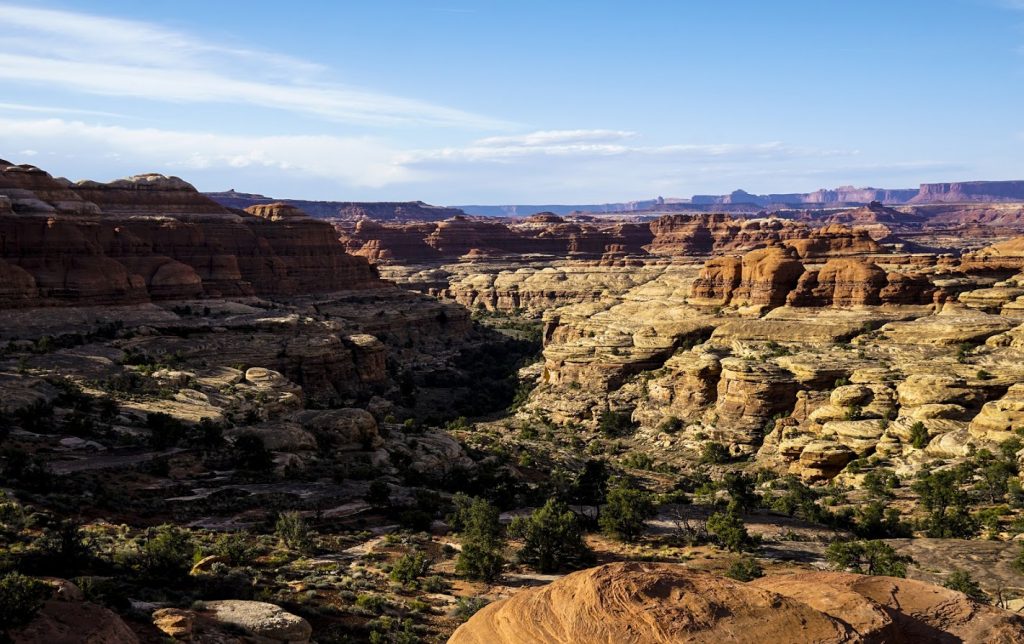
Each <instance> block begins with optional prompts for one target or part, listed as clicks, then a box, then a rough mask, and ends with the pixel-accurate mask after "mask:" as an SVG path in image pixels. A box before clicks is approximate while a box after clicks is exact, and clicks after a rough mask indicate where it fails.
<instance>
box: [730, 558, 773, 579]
mask: <svg viewBox="0 0 1024 644" xmlns="http://www.w3.org/2000/svg"><path fill="white" fill-rule="evenodd" d="M725 576H726V577H730V578H732V579H735V580H737V581H754V580H755V579H757V578H758V577H764V570H763V569H762V568H761V564H759V563H758V562H757V559H754V558H753V557H740V558H739V559H737V560H735V561H733V562H732V563H731V564H730V565H729V569H728V570H726V571H725Z"/></svg>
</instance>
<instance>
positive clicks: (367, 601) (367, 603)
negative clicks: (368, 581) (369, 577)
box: [356, 593, 388, 615]
mask: <svg viewBox="0 0 1024 644" xmlns="http://www.w3.org/2000/svg"><path fill="white" fill-rule="evenodd" d="M387 605H388V602H387V600H386V599H384V597H382V596H380V595H374V594H372V593H361V594H359V595H358V596H357V597H356V606H358V607H359V608H362V609H365V610H368V611H370V612H371V613H375V614H377V615H380V614H381V613H383V612H384V609H385V608H386V607H387Z"/></svg>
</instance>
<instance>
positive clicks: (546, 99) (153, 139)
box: [0, 0, 1024, 205]
mask: <svg viewBox="0 0 1024 644" xmlns="http://www.w3.org/2000/svg"><path fill="white" fill-rule="evenodd" d="M0 29H2V32H3V36H2V37H0V158H3V159H5V160H8V161H11V162H14V163H31V164H33V165H38V166H39V167H42V168H43V169H45V170H47V171H49V172H51V173H53V174H55V175H60V176H66V177H68V178H71V179H73V180H77V179H86V178H88V179H96V180H102V181H109V180H112V179H116V178H120V177H123V176H128V175H132V174H139V173H142V172H160V173H163V174H172V175H177V176H180V177H182V178H184V179H186V180H187V181H189V182H191V183H193V184H194V185H195V186H196V187H197V188H199V189H200V190H206V191H213V190H226V189H229V188H234V189H236V190H239V191H242V192H258V193H261V194H265V195H271V196H275V197H281V198H295V199H329V200H345V201H348V200H377V201H382V200H388V201H399V200H414V199H420V200H423V201H427V202H430V203H435V204H442V205H455V204H509V203H516V204H530V203H533V204H545V203H546V204H552V203H604V202H617V201H625V200H633V199H646V198H652V197H655V196H659V195H660V196H665V197H688V196H690V195H692V194H721V193H727V192H731V191H732V190H734V189H737V188H743V189H745V190H748V191H750V192H755V193H765V192H804V191H811V190H815V189H817V188H821V187H835V186H840V185H856V186H867V185H870V186H875V187H887V188H905V187H916V186H917V185H918V184H919V183H922V182H937V181H960V180H982V179H989V180H998V179H1024V163H1022V162H1024V0H827V1H822V0H806V1H805V0H776V1H774V2H765V1H764V0H688V1H683V0H680V1H678V2H667V1H664V0H658V1H648V0H633V1H631V2H623V1H621V0H620V1H611V0H588V1H575V0H560V1H558V2H554V1H551V0H508V1H506V0H476V1H472V0H406V1H401V0H374V1H373V2H367V1H365V0H335V1H326V0H324V1H313V0H306V1H295V2H280V1H279V0H278V1H275V2H260V1H257V0H246V1H236V0H217V1H215V2H212V1H211V0H151V1H150V2H145V3H140V2H137V0H105V1H104V2H96V1H93V2H85V1H78V0H54V1H49V0H44V1H36V2H25V1H22V2H17V1H15V2H12V1H10V0H0Z"/></svg>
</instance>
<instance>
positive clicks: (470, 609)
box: [452, 597, 490, 622]
mask: <svg viewBox="0 0 1024 644" xmlns="http://www.w3.org/2000/svg"><path fill="white" fill-rule="evenodd" d="M489 603H490V602H488V601H487V600H486V599H484V598H483V597H458V598H456V599H455V608H454V609H453V610H452V617H454V618H455V619H457V620H459V621H460V622H464V621H466V620H468V619H469V618H470V617H472V616H473V615H475V614H476V613H477V611H479V610H480V609H481V608H483V607H484V606H486V605H487V604H489Z"/></svg>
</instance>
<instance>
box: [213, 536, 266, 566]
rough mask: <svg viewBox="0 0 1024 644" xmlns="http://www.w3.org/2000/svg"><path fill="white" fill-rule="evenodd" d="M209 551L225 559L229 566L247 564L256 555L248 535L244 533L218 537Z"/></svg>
mask: <svg viewBox="0 0 1024 644" xmlns="http://www.w3.org/2000/svg"><path fill="white" fill-rule="evenodd" d="M211 550H212V554H215V555H220V556H221V557H224V558H225V559H227V560H228V564H229V565H231V566H243V565H246V564H249V563H251V562H252V560H253V558H254V557H255V556H256V554H257V549H256V547H255V546H254V545H253V544H252V543H251V538H250V535H249V534H248V533H246V532H235V533H231V534H222V535H220V536H219V537H217V539H216V541H214V542H213V547H212V548H211Z"/></svg>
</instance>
